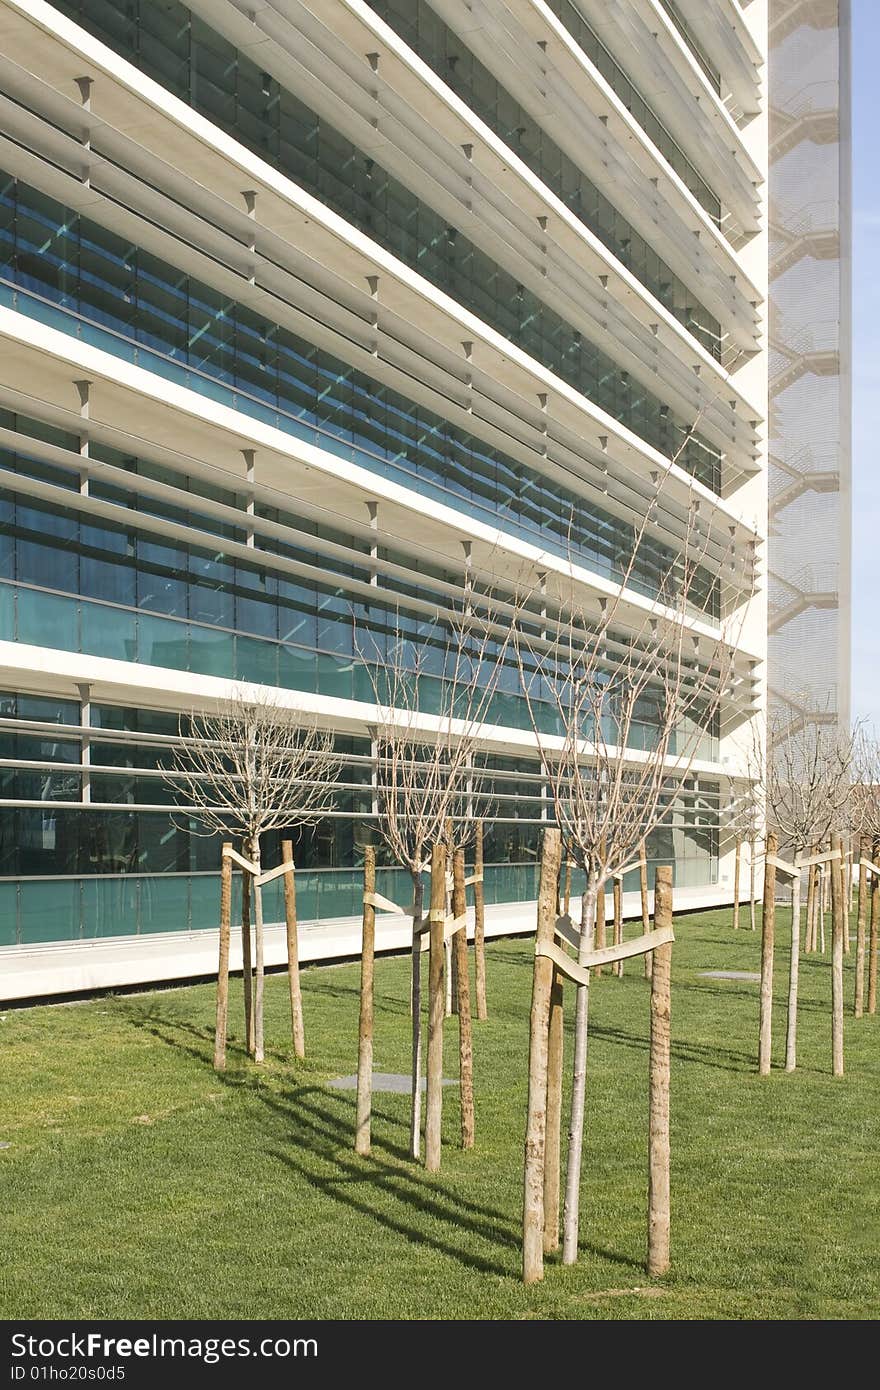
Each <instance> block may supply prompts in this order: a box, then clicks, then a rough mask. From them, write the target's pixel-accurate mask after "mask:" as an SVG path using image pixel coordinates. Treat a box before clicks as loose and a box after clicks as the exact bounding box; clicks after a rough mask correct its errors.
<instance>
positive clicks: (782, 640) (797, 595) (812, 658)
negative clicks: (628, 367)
mask: <svg viewBox="0 0 880 1390" xmlns="http://www.w3.org/2000/svg"><path fill="white" fill-rule="evenodd" d="M769 20H770V47H769V73H770V363H769V372H770V480H769V481H770V517H769V569H770V579H769V620H768V626H769V650H768V660H769V685H770V702H771V711H772V712H773V711H775V712H776V716H777V718H780V715H781V717H782V720H783V722H784V723H785V724H788V725H789V726H790V727H791V728H792V729H795V728H797V727H799V726H800V725H801V724H802V722H803V721H804V720H806V719H821V720H822V721H823V722H824V721H827V722H829V723H834V722H839V723H840V724H841V725H844V726H845V725H847V724H848V723H849V719H850V708H849V706H850V511H851V459H850V454H851V448H850V442H851V441H850V395H851V389H850V380H851V374H850V338H851V328H850V298H851V286H850V248H851V229H850V127H849V122H850V80H849V79H850V74H849V47H850V4H849V0H770V12H769Z"/></svg>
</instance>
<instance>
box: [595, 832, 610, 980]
mask: <svg viewBox="0 0 880 1390" xmlns="http://www.w3.org/2000/svg"><path fill="white" fill-rule="evenodd" d="M599 857H600V860H601V862H602V863H603V864H604V863H605V841H604V840H603V841H602V842H601V844H600V846H599ZM594 935H595V942H596V949H597V951H598V950H601V949H602V947H603V946H605V945H606V944H607V941H608V934H607V930H606V923H605V880H604V878H603V880H602V882H601V883H600V884H599V886H598V888H597V890H596V924H595V933H594ZM593 974H594V975H595V976H596V978H597V979H598V978H599V976H600V975H601V974H602V967H601V965H597V966H596V968H595V970H594V971H593Z"/></svg>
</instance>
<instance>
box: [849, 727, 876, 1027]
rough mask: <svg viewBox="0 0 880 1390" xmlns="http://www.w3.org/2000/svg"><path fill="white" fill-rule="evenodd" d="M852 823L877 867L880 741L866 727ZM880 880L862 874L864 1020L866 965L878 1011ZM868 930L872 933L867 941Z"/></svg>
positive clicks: (859, 1002)
mask: <svg viewBox="0 0 880 1390" xmlns="http://www.w3.org/2000/svg"><path fill="white" fill-rule="evenodd" d="M852 780H853V788H852V802H851V820H852V827H853V830H854V831H855V832H856V833H857V834H858V835H859V836H860V837H861V839H862V841H864V843H863V844H862V845H861V846H860V849H861V853H860V856H859V857H860V859H867V860H869V861H871V862H872V863H875V864H876V863H877V859H878V856H877V852H876V851H877V843H878V840H880V740H878V737H877V735H876V733H875V732H874V731H873V730H871V729H868V728H866V727H862V728H860V729H859V731H858V734H857V736H856V744H855V752H854V757H853V777H852ZM877 888H878V880H877V876H876V874H871V875H870V877H869V875H868V873H867V871H866V870H865V869H864V868H860V870H859V915H858V928H857V931H858V934H857V937H856V982H855V1002H854V1012H855V1016H856V1018H861V1016H862V1014H863V1013H864V1010H865V962H866V958H867V966H868V989H867V1005H868V1013H874V1011H875V1009H876V1007H877V927H878V892H877ZM866 928H867V930H868V932H869V936H868V940H867V942H866V940H865V932H866Z"/></svg>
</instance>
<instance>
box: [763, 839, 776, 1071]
mask: <svg viewBox="0 0 880 1390" xmlns="http://www.w3.org/2000/svg"><path fill="white" fill-rule="evenodd" d="M776 850H777V841H776V836H775V835H774V834H773V832H772V831H771V832H770V833H769V834H768V836H767V845H766V852H765V859H764V911H763V914H762V931H761V1021H760V1035H759V1041H758V1073H759V1075H761V1076H769V1075H770V1049H771V1024H772V1018H773V946H774V933H775V928H776V901H775V895H776V866H775V864H771V863H770V862H769V861H770V858H771V856H775V854H776Z"/></svg>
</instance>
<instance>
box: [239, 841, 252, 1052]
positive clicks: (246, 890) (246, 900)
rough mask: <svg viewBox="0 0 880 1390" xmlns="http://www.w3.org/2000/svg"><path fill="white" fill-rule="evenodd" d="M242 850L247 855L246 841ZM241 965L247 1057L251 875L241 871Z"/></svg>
mask: <svg viewBox="0 0 880 1390" xmlns="http://www.w3.org/2000/svg"><path fill="white" fill-rule="evenodd" d="M242 848H243V849H244V850H245V853H247V841H245V843H244V845H243V846H242ZM241 963H242V969H243V973H244V1035H245V1046H246V1048H247V1054H248V1056H249V1057H253V1055H254V966H253V947H252V942H251V874H250V871H249V870H248V869H242V871H241Z"/></svg>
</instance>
